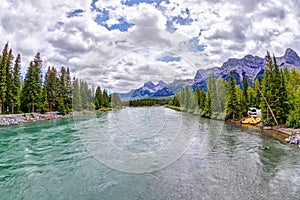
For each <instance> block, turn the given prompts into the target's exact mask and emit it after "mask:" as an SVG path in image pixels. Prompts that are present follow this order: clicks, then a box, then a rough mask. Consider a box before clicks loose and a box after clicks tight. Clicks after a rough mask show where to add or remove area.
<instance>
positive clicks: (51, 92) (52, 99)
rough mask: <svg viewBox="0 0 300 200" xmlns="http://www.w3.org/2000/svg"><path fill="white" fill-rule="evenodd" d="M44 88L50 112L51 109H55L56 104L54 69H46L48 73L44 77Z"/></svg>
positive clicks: (56, 81) (56, 88)
mask: <svg viewBox="0 0 300 200" xmlns="http://www.w3.org/2000/svg"><path fill="white" fill-rule="evenodd" d="M44 88H45V89H46V95H47V100H48V108H49V110H50V111H53V109H55V108H56V107H57V102H58V80H57V71H56V69H55V67H52V68H50V67H48V71H47V73H46V75H45V81H44Z"/></svg>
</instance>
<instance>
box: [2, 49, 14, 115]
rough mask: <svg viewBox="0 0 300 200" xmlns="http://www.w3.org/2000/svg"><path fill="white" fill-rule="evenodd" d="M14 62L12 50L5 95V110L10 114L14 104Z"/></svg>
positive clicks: (9, 55)
mask: <svg viewBox="0 0 300 200" xmlns="http://www.w3.org/2000/svg"><path fill="white" fill-rule="evenodd" d="M12 61H13V54H12V49H10V50H9V53H8V57H7V62H6V65H7V66H6V94H5V102H4V108H5V109H6V112H9V110H10V108H11V104H12V102H13V96H12V79H13V76H12V75H13V74H12V73H13V71H12Z"/></svg>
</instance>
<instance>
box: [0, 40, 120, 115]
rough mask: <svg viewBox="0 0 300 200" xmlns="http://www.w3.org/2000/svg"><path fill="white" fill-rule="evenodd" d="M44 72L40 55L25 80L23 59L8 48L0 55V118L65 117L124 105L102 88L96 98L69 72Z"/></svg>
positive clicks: (30, 65)
mask: <svg viewBox="0 0 300 200" xmlns="http://www.w3.org/2000/svg"><path fill="white" fill-rule="evenodd" d="M42 68H43V61H42V59H41V56H40V53H37V54H36V56H35V57H34V59H33V61H31V62H30V64H29V67H28V69H27V72H26V75H25V78H24V79H23V78H22V77H21V55H20V54H18V55H17V56H16V58H15V59H14V56H13V53H12V49H9V48H8V43H6V44H5V46H4V48H3V51H2V54H1V55H0V114H14V113H23V112H41V113H44V112H47V111H58V112H60V113H63V114H65V113H70V112H72V111H73V110H76V111H77V110H78V111H80V110H94V109H100V108H105V107H119V106H120V105H121V101H120V98H119V97H118V95H117V94H112V95H111V96H109V95H108V94H107V91H106V90H103V91H101V88H100V87H97V90H96V94H95V92H94V89H93V87H92V89H91V88H90V87H89V86H88V84H87V82H86V81H85V80H79V79H77V78H75V77H74V78H73V79H72V78H71V76H70V70H69V68H65V67H61V68H60V69H59V70H58V69H57V68H55V67H48V70H47V72H46V73H43V72H42ZM43 74H44V75H43Z"/></svg>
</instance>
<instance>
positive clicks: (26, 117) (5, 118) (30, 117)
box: [0, 112, 73, 127]
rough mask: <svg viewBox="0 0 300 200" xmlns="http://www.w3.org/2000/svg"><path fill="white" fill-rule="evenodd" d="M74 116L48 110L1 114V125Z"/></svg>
mask: <svg viewBox="0 0 300 200" xmlns="http://www.w3.org/2000/svg"><path fill="white" fill-rule="evenodd" d="M72 116H73V114H72V113H70V114H65V115H61V114H59V113H58V112H47V113H44V114H40V113H24V114H10V115H0V127H1V126H13V125H21V124H25V123H32V122H38V121H45V120H54V119H61V118H69V117H72Z"/></svg>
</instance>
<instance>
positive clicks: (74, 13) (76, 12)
mask: <svg viewBox="0 0 300 200" xmlns="http://www.w3.org/2000/svg"><path fill="white" fill-rule="evenodd" d="M83 12H84V10H81V9H77V10H74V11H71V12H67V17H68V18H72V17H78V16H82V15H81V14H82V13H83Z"/></svg>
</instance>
